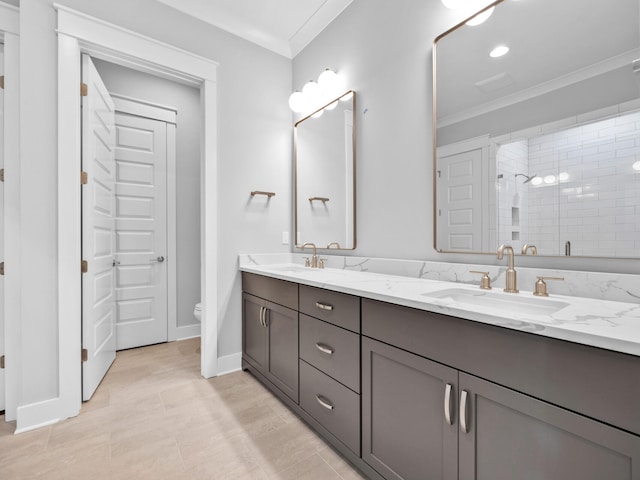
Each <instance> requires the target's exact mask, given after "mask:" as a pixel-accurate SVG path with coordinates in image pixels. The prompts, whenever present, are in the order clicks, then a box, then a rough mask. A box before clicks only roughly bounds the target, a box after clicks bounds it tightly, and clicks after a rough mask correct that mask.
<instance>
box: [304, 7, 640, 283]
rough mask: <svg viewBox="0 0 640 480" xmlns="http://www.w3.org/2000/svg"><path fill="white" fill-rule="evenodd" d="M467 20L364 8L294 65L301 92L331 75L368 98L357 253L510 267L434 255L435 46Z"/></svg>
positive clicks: (528, 262)
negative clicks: (327, 72) (334, 73)
mask: <svg viewBox="0 0 640 480" xmlns="http://www.w3.org/2000/svg"><path fill="white" fill-rule="evenodd" d="M461 20H463V18H462V17H461V16H460V15H459V14H457V13H455V12H453V11H451V10H448V9H447V8H445V7H444V6H443V5H442V3H441V2H440V1H438V0H431V1H424V0H404V1H402V2H390V1H387V0H354V2H353V3H352V4H351V5H350V6H349V7H348V8H347V9H346V10H345V11H344V12H343V13H342V14H341V15H340V16H339V17H338V18H337V19H336V20H335V21H334V22H333V23H332V24H331V25H329V27H327V28H326V29H325V30H324V31H323V32H322V33H321V34H320V35H319V36H318V37H316V38H315V39H314V40H313V41H312V42H311V43H310V44H309V45H308V46H307V47H306V48H305V49H304V50H303V51H302V52H301V53H300V54H298V55H297V56H296V58H295V59H294V60H293V87H294V89H298V90H299V89H300V88H301V87H302V86H303V85H304V83H305V82H306V81H308V80H309V79H310V78H317V76H318V74H319V73H320V72H321V71H322V70H323V69H325V68H327V67H329V68H332V69H334V70H336V71H337V72H338V73H339V74H340V75H343V76H344V77H345V79H346V86H347V87H348V88H353V89H354V90H356V91H357V93H358V108H357V114H356V124H357V139H356V152H357V157H358V158H357V176H356V178H357V205H358V217H357V228H358V248H357V249H356V250H355V251H354V252H352V253H351V254H352V255H357V256H366V257H382V258H407V259H426V260H434V261H447V262H457V263H480V264H488V265H497V264H499V263H502V262H498V261H497V260H496V259H495V256H494V255H468V254H440V253H438V252H436V251H435V250H434V248H433V171H432V169H433V166H432V150H433V141H432V126H433V122H432V101H431V96H432V77H431V76H432V67H431V62H432V55H431V52H432V43H433V40H434V38H435V37H436V36H438V35H439V34H441V33H442V32H444V31H446V30H448V29H449V28H451V27H452V26H454V25H456V24H457V23H458V22H459V21H461ZM365 112H366V113H365ZM341 253H342V254H346V255H348V254H349V253H348V252H341ZM638 253H639V254H640V252H638ZM518 264H519V265H522V266H531V267H540V268H551V267H553V268H561V269H568V270H593V271H608V272H624V273H637V272H638V271H639V269H640V261H638V260H633V261H625V260H621V259H618V260H616V259H612V260H603V259H578V258H570V259H567V258H563V257H560V258H533V259H531V258H518V259H517V260H516V265H518Z"/></svg>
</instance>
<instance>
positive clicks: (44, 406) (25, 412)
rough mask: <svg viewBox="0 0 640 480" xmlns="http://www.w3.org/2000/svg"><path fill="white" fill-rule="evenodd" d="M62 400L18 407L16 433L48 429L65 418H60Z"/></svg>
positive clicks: (56, 399) (51, 400) (55, 399)
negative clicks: (41, 428)
mask: <svg viewBox="0 0 640 480" xmlns="http://www.w3.org/2000/svg"><path fill="white" fill-rule="evenodd" d="M60 403H61V398H51V399H49V400H44V401H42V402H36V403H32V404H29V405H23V406H20V407H18V425H17V427H16V431H15V433H24V432H28V431H29V430H35V429H36V428H40V427H46V426H47V425H51V424H52V423H56V422H58V421H60V420H62V418H64V417H62V418H61V417H59V414H60V411H62V410H64V408H61V405H60Z"/></svg>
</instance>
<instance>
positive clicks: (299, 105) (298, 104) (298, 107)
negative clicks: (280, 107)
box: [289, 91, 305, 113]
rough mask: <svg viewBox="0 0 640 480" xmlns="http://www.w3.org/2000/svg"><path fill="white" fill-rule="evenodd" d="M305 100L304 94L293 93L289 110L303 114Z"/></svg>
mask: <svg viewBox="0 0 640 480" xmlns="http://www.w3.org/2000/svg"><path fill="white" fill-rule="evenodd" d="M304 100H305V98H304V95H303V94H302V92H298V91H296V92H293V93H292V94H291V96H290V97H289V108H290V109H291V110H292V111H294V112H296V113H301V112H303V111H304V110H305V101H304Z"/></svg>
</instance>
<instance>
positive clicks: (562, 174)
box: [558, 172, 569, 182]
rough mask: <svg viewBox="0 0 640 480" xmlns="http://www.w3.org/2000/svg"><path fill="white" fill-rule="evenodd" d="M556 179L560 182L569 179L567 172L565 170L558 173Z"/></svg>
mask: <svg viewBox="0 0 640 480" xmlns="http://www.w3.org/2000/svg"><path fill="white" fill-rule="evenodd" d="M558 180H559V181H561V182H566V181H567V180H569V174H568V173H567V172H562V173H560V174H559V175H558Z"/></svg>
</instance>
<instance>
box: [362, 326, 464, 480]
mask: <svg viewBox="0 0 640 480" xmlns="http://www.w3.org/2000/svg"><path fill="white" fill-rule="evenodd" d="M457 393H458V371H457V370H455V369H453V368H450V367H446V366H444V365H441V364H439V363H436V362H432V361H430V360H427V359H426V358H423V357H420V356H418V355H414V354H412V353H409V352H406V351H404V350H401V349H399V348H395V347H392V346H390V345H386V344H384V343H382V342H378V341H376V340H372V339H369V338H366V337H363V338H362V459H363V460H364V461H365V462H367V463H368V464H369V465H371V466H372V467H373V468H374V469H376V470H377V471H378V472H379V473H380V474H381V475H382V476H383V477H384V478H388V479H394V480H399V479H416V480H417V479H426V478H428V479H442V480H457V479H458V425H457V411H456V408H455V405H456V396H457Z"/></svg>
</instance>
